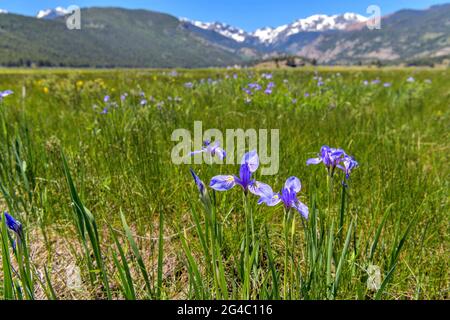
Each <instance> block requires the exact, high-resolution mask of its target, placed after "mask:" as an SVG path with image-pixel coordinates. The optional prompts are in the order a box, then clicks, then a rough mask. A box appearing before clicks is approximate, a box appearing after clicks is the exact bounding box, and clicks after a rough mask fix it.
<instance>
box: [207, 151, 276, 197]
mask: <svg viewBox="0 0 450 320" xmlns="http://www.w3.org/2000/svg"><path fill="white" fill-rule="evenodd" d="M258 167H259V157H258V154H257V152H256V150H254V151H251V152H249V153H246V154H245V155H244V156H243V157H242V161H241V168H240V170H239V177H237V176H235V175H228V176H226V175H221V176H215V177H213V178H212V179H211V182H210V184H209V186H210V187H211V188H212V189H214V190H216V191H228V190H230V189H232V188H234V186H236V185H239V186H241V187H242V189H243V190H244V192H245V193H246V194H247V193H248V191H250V192H251V193H253V194H254V195H257V196H261V195H263V194H264V193H267V190H268V189H267V188H270V187H269V186H268V185H266V184H264V183H261V182H258V181H256V180H254V179H252V174H253V173H254V172H255V171H256V170H257V169H258Z"/></svg>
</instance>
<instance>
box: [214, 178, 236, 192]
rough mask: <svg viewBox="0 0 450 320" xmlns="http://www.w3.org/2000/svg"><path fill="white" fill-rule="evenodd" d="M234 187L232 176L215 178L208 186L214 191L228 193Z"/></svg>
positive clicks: (234, 182)
mask: <svg viewBox="0 0 450 320" xmlns="http://www.w3.org/2000/svg"><path fill="white" fill-rule="evenodd" d="M235 185H236V181H235V177H234V176H215V177H213V178H212V179H211V182H210V184H209V186H210V187H211V188H212V189H214V190H216V191H228V190H231V189H233V188H234V186H235Z"/></svg>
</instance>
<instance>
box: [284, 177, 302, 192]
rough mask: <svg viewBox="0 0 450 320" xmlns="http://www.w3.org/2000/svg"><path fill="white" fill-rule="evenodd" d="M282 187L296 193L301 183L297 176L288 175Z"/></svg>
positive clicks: (300, 187)
mask: <svg viewBox="0 0 450 320" xmlns="http://www.w3.org/2000/svg"><path fill="white" fill-rule="evenodd" d="M284 187H285V188H286V189H289V190H292V191H294V192H295V193H298V192H300V190H301V189H302V184H301V182H300V180H299V179H298V178H297V177H290V178H288V179H287V180H286V183H285V185H284Z"/></svg>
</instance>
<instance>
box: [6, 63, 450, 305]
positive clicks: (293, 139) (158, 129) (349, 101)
mask: <svg viewBox="0 0 450 320" xmlns="http://www.w3.org/2000/svg"><path fill="white" fill-rule="evenodd" d="M262 73H263V71H260V70H237V71H236V70H197V71H190V70H178V72H176V73H175V72H171V71H170V70H169V71H167V70H166V71H164V70H116V71H111V70H103V71H101V70H100V71H88V70H71V71H68V70H44V71H28V70H3V71H0V91H4V90H7V89H10V90H12V91H14V94H12V95H9V96H6V97H4V98H3V99H2V101H1V102H0V187H1V190H0V191H1V193H0V210H1V212H8V213H9V214H10V215H11V216H12V217H14V218H15V219H16V220H17V221H20V223H21V225H22V229H23V230H20V229H19V228H16V230H15V231H14V230H10V229H14V228H13V225H12V224H11V223H8V222H11V221H10V220H7V219H6V215H2V226H1V243H2V252H1V260H2V263H1V265H0V275H1V276H0V297H1V298H3V299H448V298H449V289H450V273H449V261H450V248H449V236H450V233H449V221H450V220H449V216H450V215H449V213H450V209H449V201H448V200H449V194H448V190H449V179H448V178H449V174H450V172H449V165H448V163H449V157H448V154H449V151H450V150H449V147H450V144H449V141H450V140H449V132H450V131H449V129H450V119H449V116H450V113H449V111H450V108H449V107H450V86H449V83H450V71H449V70H448V69H447V70H445V69H442V70H431V69H430V70H427V69H422V70H420V69H395V70H391V69H371V70H369V69H351V70H347V69H344V68H342V69H339V70H337V69H326V68H321V69H318V71H317V70H316V71H315V70H313V69H305V70H302V71H292V70H286V71H274V72H273V79H266V78H267V77H263V76H262ZM408 79H409V80H408ZM377 80H379V81H377ZM365 81H367V82H365ZM270 82H273V84H274V85H275V86H274V87H273V89H272V92H271V93H270V94H269V93H265V92H264V90H265V88H266V87H267V85H268V84H269V83H270ZM249 83H258V84H260V85H261V86H262V90H260V91H256V90H253V93H252V95H249V94H248V93H246V92H245V91H244V90H243V88H246V87H248V85H249ZM124 93H127V97H126V98H122V99H121V95H123V94H124ZM106 95H108V96H110V99H109V101H107V102H105V98H104V97H105V96H106ZM144 100H145V101H144ZM194 121H202V123H203V129H204V130H206V129H208V128H217V129H220V130H222V131H223V132H225V130H226V129H235V128H242V129H250V128H254V129H279V130H280V170H279V173H278V174H277V175H273V176H262V175H260V173H259V172H260V171H259V170H258V171H256V173H255V178H256V179H257V180H258V181H262V182H265V183H268V184H269V185H271V186H272V187H273V189H274V190H280V189H281V188H282V186H283V185H284V182H285V181H286V179H287V178H288V177H290V176H296V177H298V178H299V179H300V180H301V183H302V190H301V192H300V193H299V194H298V196H299V199H300V200H301V201H302V202H303V203H304V204H305V205H306V206H308V208H309V217H308V219H305V218H303V217H301V216H300V215H299V214H298V212H297V211H295V210H289V209H284V210H283V206H281V205H280V206H276V207H268V206H266V205H264V204H262V205H258V197H256V196H254V195H251V194H248V195H245V194H244V193H243V192H242V189H240V188H237V187H236V188H234V189H232V190H230V191H227V192H217V191H214V190H212V189H211V188H209V187H207V194H204V195H203V196H200V200H199V190H198V189H197V186H196V184H195V183H194V180H193V179H192V176H191V174H190V172H189V169H190V167H192V169H193V170H194V172H195V173H196V174H197V175H198V176H199V177H200V179H202V180H203V181H204V183H205V184H206V185H209V182H210V180H211V178H212V177H213V176H216V175H219V174H233V173H234V174H237V173H238V172H239V165H235V166H234V165H218V164H214V165H208V164H203V165H192V166H189V165H175V164H173V163H172V161H171V151H172V148H173V147H174V146H175V145H176V142H173V141H171V134H172V132H173V131H174V130H175V129H178V128H185V129H188V130H193V126H194ZM323 145H329V146H331V147H336V148H342V149H344V150H345V151H346V152H347V153H348V154H351V155H352V156H354V157H355V159H356V160H357V161H358V163H359V166H358V167H357V168H356V169H354V170H353V172H352V174H351V177H350V179H349V180H348V181H346V185H347V187H343V185H342V183H341V182H342V180H343V179H344V175H343V174H342V172H340V171H339V170H337V172H336V174H335V175H334V176H333V178H331V177H330V176H328V175H327V171H326V170H325V166H324V165H323V164H319V165H316V166H312V165H311V166H306V161H307V159H309V158H313V157H316V156H317V153H318V152H319V150H320V148H321V147H322V146H323ZM16 226H17V225H16Z"/></svg>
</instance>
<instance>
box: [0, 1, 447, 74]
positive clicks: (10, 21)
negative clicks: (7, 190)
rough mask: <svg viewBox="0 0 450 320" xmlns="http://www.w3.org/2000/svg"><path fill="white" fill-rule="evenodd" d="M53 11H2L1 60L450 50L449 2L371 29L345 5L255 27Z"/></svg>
mask: <svg viewBox="0 0 450 320" xmlns="http://www.w3.org/2000/svg"><path fill="white" fill-rule="evenodd" d="M60 11H61V10H60ZM48 12H49V14H48V15H46V14H45V12H44V11H42V12H40V18H41V19H37V18H31V17H25V16H19V15H14V14H0V65H7V66H24V65H25V66H26V65H40V66H71V67H209V66H227V65H234V64H242V63H245V62H246V61H248V60H250V59H258V58H260V57H263V56H267V55H274V54H293V55H301V56H305V57H307V58H309V59H316V60H317V61H319V62H321V63H325V64H353V63H356V62H357V61H361V62H368V61H374V60H380V61H391V62H402V61H407V60H414V59H425V58H426V59H434V58H439V57H445V56H449V55H450V4H446V5H440V6H434V7H431V8H430V9H428V10H422V11H418V10H402V11H399V12H397V13H394V14H392V15H390V16H387V17H385V18H383V19H382V24H381V29H380V30H369V29H368V28H367V27H366V25H365V18H364V17H361V16H358V15H355V14H351V13H346V14H343V15H335V16H325V15H315V16H312V17H309V18H306V19H300V20H297V21H295V22H293V23H291V24H287V25H284V26H281V27H277V28H263V29H259V30H256V31H255V32H253V33H247V32H245V31H243V30H241V29H239V28H236V27H233V26H229V25H226V24H223V23H203V22H198V21H189V20H186V19H181V20H180V19H178V18H176V17H173V16H170V15H167V14H162V13H157V12H151V11H145V10H127V9H119V8H88V9H83V10H82V12H81V17H82V21H81V30H68V29H67V28H66V25H65V19H64V17H63V16H62V14H59V13H58V14H55V12H56V11H55V12H53V11H51V10H49V11H48Z"/></svg>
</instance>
